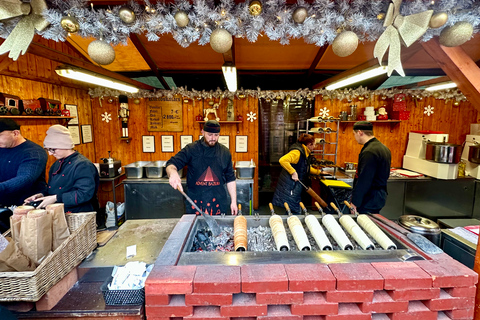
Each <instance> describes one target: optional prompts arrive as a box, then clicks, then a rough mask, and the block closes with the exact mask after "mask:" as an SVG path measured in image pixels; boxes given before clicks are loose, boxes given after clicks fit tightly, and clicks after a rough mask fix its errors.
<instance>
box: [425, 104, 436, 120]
mask: <svg viewBox="0 0 480 320" xmlns="http://www.w3.org/2000/svg"><path fill="white" fill-rule="evenodd" d="M433 109H435V108H434V107H432V106H430V105H428V106H426V107H425V111H423V113H424V114H426V115H427V116H429V117H430V115H432V114H433Z"/></svg>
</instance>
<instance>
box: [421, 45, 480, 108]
mask: <svg viewBox="0 0 480 320" xmlns="http://www.w3.org/2000/svg"><path fill="white" fill-rule="evenodd" d="M422 46H423V48H424V49H425V51H427V53H428V54H429V55H430V56H431V57H432V58H433V59H434V60H435V61H437V63H438V65H439V66H440V67H441V68H442V69H443V71H445V73H446V74H447V76H449V77H450V79H452V81H454V82H455V83H456V84H457V86H458V89H459V90H460V91H462V93H463V94H464V95H465V96H466V97H467V99H468V101H470V103H471V104H472V105H474V106H475V108H477V110H480V68H478V66H477V64H476V63H475V61H473V60H472V59H471V58H470V57H469V56H468V54H467V53H466V52H465V51H464V50H463V49H462V47H460V46H459V47H453V48H449V47H444V46H442V45H440V43H439V42H438V39H435V38H434V39H432V40H430V41H428V42H423V43H422Z"/></svg>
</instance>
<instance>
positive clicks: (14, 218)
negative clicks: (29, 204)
mask: <svg viewBox="0 0 480 320" xmlns="http://www.w3.org/2000/svg"><path fill="white" fill-rule="evenodd" d="M26 216H27V215H26V214H25V215H18V214H12V215H11V216H10V235H11V236H12V239H13V241H15V242H16V243H18V238H19V237H20V228H21V226H22V219H23V218H24V217H26Z"/></svg>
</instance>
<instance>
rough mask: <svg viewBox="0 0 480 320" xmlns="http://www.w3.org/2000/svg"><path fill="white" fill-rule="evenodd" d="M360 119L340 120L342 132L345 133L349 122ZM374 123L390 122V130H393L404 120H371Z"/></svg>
mask: <svg viewBox="0 0 480 320" xmlns="http://www.w3.org/2000/svg"><path fill="white" fill-rule="evenodd" d="M358 121H360V120H347V121H340V126H341V127H342V133H345V129H346V128H347V126H348V124H349V123H355V122H358ZM369 122H372V123H389V124H390V132H393V128H395V127H396V126H397V125H398V124H399V123H400V122H402V120H375V121H369Z"/></svg>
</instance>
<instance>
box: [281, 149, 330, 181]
mask: <svg viewBox="0 0 480 320" xmlns="http://www.w3.org/2000/svg"><path fill="white" fill-rule="evenodd" d="M302 147H303V149H304V150H305V155H306V156H307V157H308V156H309V155H310V149H308V148H307V147H306V146H305V145H304V144H302ZM298 160H300V151H298V150H292V151H290V152H289V153H287V154H286V155H284V156H283V157H281V158H280V160H279V162H280V165H281V166H282V167H283V168H284V169H285V170H287V172H288V173H289V174H290V175H291V174H293V173H294V172H295V169H294V168H293V167H292V165H291V164H292V163H294V164H297V163H298ZM310 173H311V174H316V175H318V174H320V173H321V170H320V169H315V168H313V167H312V166H310Z"/></svg>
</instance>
